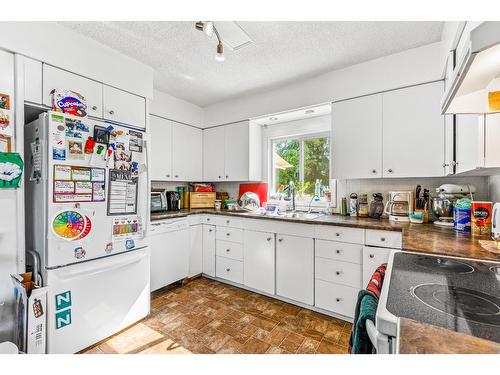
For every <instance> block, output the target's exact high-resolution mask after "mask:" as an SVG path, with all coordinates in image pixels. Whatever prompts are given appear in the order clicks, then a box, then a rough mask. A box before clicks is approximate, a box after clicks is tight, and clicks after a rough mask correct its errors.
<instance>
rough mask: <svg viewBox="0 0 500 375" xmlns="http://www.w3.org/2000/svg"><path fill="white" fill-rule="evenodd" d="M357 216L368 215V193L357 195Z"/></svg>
mask: <svg viewBox="0 0 500 375" xmlns="http://www.w3.org/2000/svg"><path fill="white" fill-rule="evenodd" d="M358 216H359V217H368V194H360V195H359V201H358Z"/></svg>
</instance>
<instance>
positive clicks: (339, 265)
mask: <svg viewBox="0 0 500 375" xmlns="http://www.w3.org/2000/svg"><path fill="white" fill-rule="evenodd" d="M315 276H316V280H323V281H328V282H330V283H335V284H342V285H347V286H351V287H354V288H361V264H355V263H348V262H340V261H337V260H332V259H325V258H318V257H316V270H315Z"/></svg>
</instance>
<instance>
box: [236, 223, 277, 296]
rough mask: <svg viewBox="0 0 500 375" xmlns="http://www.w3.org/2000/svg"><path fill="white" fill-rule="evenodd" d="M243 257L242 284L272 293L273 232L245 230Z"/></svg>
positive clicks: (273, 263)
mask: <svg viewBox="0 0 500 375" xmlns="http://www.w3.org/2000/svg"><path fill="white" fill-rule="evenodd" d="M243 259H244V262H243V284H244V285H246V286H248V287H250V288H253V289H257V290H260V291H262V292H265V293H269V294H274V275H275V274H274V265H275V262H274V259H275V240H274V233H266V232H256V231H252V230H245V232H244V234H243Z"/></svg>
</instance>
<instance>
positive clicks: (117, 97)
mask: <svg viewBox="0 0 500 375" xmlns="http://www.w3.org/2000/svg"><path fill="white" fill-rule="evenodd" d="M103 93H104V94H103V95H104V119H106V120H111V121H117V122H120V123H123V124H128V125H131V126H134V127H136V128H140V129H145V128H146V100H145V99H144V98H143V97H140V96H137V95H134V94H130V93H128V92H126V91H123V90H119V89H115V88H114V87H110V86H107V85H103Z"/></svg>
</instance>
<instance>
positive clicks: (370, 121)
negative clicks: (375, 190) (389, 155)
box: [331, 94, 382, 179]
mask: <svg viewBox="0 0 500 375" xmlns="http://www.w3.org/2000/svg"><path fill="white" fill-rule="evenodd" d="M331 143H332V174H333V178H337V179H355V178H373V177H382V95H380V94H377V95H370V96H365V97H362V98H357V99H351V100H345V101H342V102H338V103H333V105H332V140H331Z"/></svg>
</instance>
